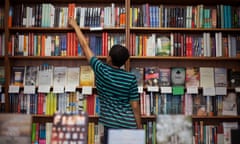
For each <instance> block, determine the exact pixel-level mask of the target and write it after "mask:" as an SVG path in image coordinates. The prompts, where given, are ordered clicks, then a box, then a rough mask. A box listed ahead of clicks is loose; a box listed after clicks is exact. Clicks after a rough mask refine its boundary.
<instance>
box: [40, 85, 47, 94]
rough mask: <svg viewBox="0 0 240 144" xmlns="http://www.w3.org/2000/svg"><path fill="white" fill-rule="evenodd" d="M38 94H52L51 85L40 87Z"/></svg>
mask: <svg viewBox="0 0 240 144" xmlns="http://www.w3.org/2000/svg"><path fill="white" fill-rule="evenodd" d="M38 92H40V93H49V92H50V86H49V85H40V86H38Z"/></svg>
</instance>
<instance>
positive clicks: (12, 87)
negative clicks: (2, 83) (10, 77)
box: [8, 85, 20, 93]
mask: <svg viewBox="0 0 240 144" xmlns="http://www.w3.org/2000/svg"><path fill="white" fill-rule="evenodd" d="M19 89H20V87H19V86H15V85H10V86H9V89H8V93H19Z"/></svg>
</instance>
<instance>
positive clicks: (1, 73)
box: [0, 66, 5, 85]
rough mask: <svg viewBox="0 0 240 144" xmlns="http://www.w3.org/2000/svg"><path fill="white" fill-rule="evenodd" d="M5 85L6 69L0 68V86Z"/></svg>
mask: <svg viewBox="0 0 240 144" xmlns="http://www.w3.org/2000/svg"><path fill="white" fill-rule="evenodd" d="M4 83H5V68H4V67H3V66H0V85H2V84H4Z"/></svg>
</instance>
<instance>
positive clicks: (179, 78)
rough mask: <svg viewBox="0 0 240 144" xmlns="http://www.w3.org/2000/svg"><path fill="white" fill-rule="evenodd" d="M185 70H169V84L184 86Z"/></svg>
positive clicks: (174, 68) (173, 68)
mask: <svg viewBox="0 0 240 144" xmlns="http://www.w3.org/2000/svg"><path fill="white" fill-rule="evenodd" d="M185 76H186V69H185V68H183V67H172V68H171V83H172V85H173V86H184V85H185Z"/></svg>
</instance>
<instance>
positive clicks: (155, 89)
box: [147, 86, 159, 92]
mask: <svg viewBox="0 0 240 144" xmlns="http://www.w3.org/2000/svg"><path fill="white" fill-rule="evenodd" d="M147 91H148V92H159V87H158V86H148V87H147Z"/></svg>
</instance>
